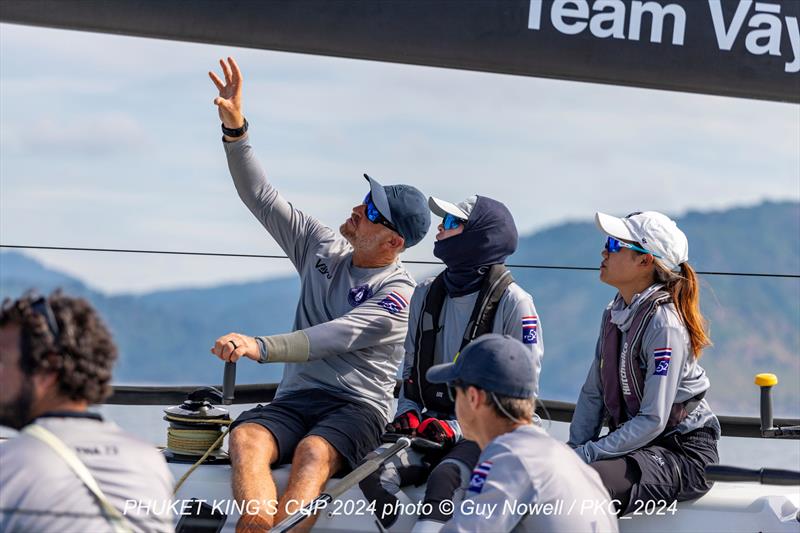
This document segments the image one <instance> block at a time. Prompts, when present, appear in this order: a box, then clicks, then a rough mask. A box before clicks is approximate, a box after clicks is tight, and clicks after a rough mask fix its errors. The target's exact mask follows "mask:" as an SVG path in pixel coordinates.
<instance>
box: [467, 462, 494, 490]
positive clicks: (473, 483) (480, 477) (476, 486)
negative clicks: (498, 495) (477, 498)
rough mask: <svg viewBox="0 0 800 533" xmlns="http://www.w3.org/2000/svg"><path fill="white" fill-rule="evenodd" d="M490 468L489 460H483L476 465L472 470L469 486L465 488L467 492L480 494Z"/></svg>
mask: <svg viewBox="0 0 800 533" xmlns="http://www.w3.org/2000/svg"><path fill="white" fill-rule="evenodd" d="M491 469H492V462H491V461H484V462H482V463H481V464H479V465H478V466H476V467H475V470H473V471H472V477H471V478H470V480H469V488H467V492H472V493H475V494H480V493H481V491H482V490H483V486H484V485H485V484H486V477H487V476H488V475H489V472H490V471H491Z"/></svg>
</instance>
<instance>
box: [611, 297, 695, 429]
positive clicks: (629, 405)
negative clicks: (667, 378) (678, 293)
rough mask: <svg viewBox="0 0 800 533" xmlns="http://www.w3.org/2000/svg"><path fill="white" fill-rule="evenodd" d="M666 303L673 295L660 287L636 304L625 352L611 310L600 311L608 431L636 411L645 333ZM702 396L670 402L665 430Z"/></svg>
mask: <svg viewBox="0 0 800 533" xmlns="http://www.w3.org/2000/svg"><path fill="white" fill-rule="evenodd" d="M669 303H672V296H670V294H669V293H668V292H666V291H663V290H659V291H655V292H654V293H653V294H651V295H650V296H649V297H648V298H647V300H645V301H643V302H642V303H640V304H639V307H638V308H637V309H636V312H635V314H634V316H633V319H632V320H631V325H630V328H629V329H628V337H627V341H626V347H625V351H624V353H622V351H621V348H622V347H621V346H620V342H621V339H622V332H621V331H620V329H619V327H617V325H616V324H614V323H613V322H611V310H610V309H606V311H605V313H604V314H603V327H602V330H601V331H602V339H601V343H600V379H601V383H602V387H603V403H604V404H605V408H606V413H607V415H608V419H609V420H608V422H609V429H610V430H611V431H614V430H615V429H616V428H617V427H619V426H620V425H621V424H622V423H624V422H626V421H627V420H628V413H631V416H635V415H636V414H637V413H638V412H639V408H640V407H641V403H642V397H643V395H644V382H645V379H646V372H647V361H646V360H644V359H643V357H644V354H642V341H643V339H644V333H645V331H647V327H648V326H649V325H650V321H651V320H652V319H653V316H654V315H655V314H656V312H657V311H658V308H659V307H660V306H662V305H665V304H669ZM704 396H705V391H704V392H702V393H700V394H698V395H697V396H695V397H693V398H690V399H689V400H688V401H686V402H678V403H674V404H672V409H671V410H670V414H669V419H668V420H667V425H666V430H670V429H672V428H674V427H675V426H677V425H678V424H680V423H681V421H683V419H684V418H686V417H687V416H688V415H689V413H690V412H691V411H692V410H694V408H695V407H697V404H699V403H700V401H701V400H702V399H703V397H704Z"/></svg>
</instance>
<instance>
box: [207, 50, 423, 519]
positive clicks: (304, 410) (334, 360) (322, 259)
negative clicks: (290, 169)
mask: <svg viewBox="0 0 800 533" xmlns="http://www.w3.org/2000/svg"><path fill="white" fill-rule="evenodd" d="M220 65H221V67H222V72H223V74H224V81H223V80H222V79H220V78H219V77H218V76H217V75H216V74H214V73H213V72H210V73H209V75H210V77H211V79H212V81H213V82H214V84H215V85H216V86H217V89H219V96H218V97H217V98H216V99H215V100H214V103H215V104H216V105H217V108H218V110H219V116H220V119H221V120H222V131H223V134H224V136H223V141H224V147H225V152H226V155H227V158H228V167H229V168H230V172H231V175H232V176H233V182H234V185H235V186H236V190H237V192H238V193H239V197H240V198H241V199H242V201H243V202H244V204H245V205H246V206H247V207H248V208H249V209H250V211H251V212H252V213H253V215H255V217H256V218H257V219H258V220H259V222H261V224H262V225H263V226H264V227H265V228H266V230H267V231H268V232H269V233H270V235H272V237H273V238H274V239H275V240H276V241H277V242H278V244H279V245H280V246H281V248H282V249H283V250H284V252H286V254H287V255H288V256H289V259H290V260H291V261H292V263H293V264H294V266H295V268H296V269H297V271H298V273H299V274H300V277H301V280H302V284H301V293H300V301H299V303H298V305H297V309H296V312H295V320H294V328H293V329H294V331H293V332H291V333H287V334H283V335H271V336H260V337H259V336H256V337H250V336H247V335H243V334H240V333H229V334H227V335H223V336H222V337H220V338H219V339H217V341H216V343H215V345H214V348H212V352H213V353H214V354H215V355H217V356H218V357H219V358H220V359H222V360H224V361H232V362H235V361H237V360H238V359H240V358H241V357H247V358H250V359H253V360H254V361H258V362H259V363H272V362H282V363H285V366H284V373H283V378H282V380H281V383H280V386H279V387H278V391H277V393H276V395H275V400H274V401H273V402H272V403H270V404H269V405H266V406H264V407H257V408H255V409H252V410H250V411H247V412H245V413H243V414H242V415H241V416H240V417H239V418H238V419H237V420H236V421H235V422H234V423H233V425H232V433H231V440H230V447H229V448H230V454H231V464H232V468H233V480H232V481H233V493H234V497H235V498H236V499H237V500H240V501H241V500H244V501H248V500H250V501H252V500H258V501H270V500H275V499H276V487H275V482H274V480H273V478H272V476H271V471H270V466H271V465H279V464H285V463H292V470H291V474H290V477H289V484H288V487H287V489H286V491H285V493H284V494H283V495H282V496H281V498H280V501H279V504H278V506H277V507H278V509H277V513H275V511H274V510H273V509H270V508H269V506H265V507H262V508H259V509H258V512H257V513H255V512H254V513H253V514H252V515H245V516H243V517H242V518H241V519H240V521H239V526H238V527H239V529H240V530H247V529H249V528H250V527H251V526H252V528H254V529H263V528H269V527H271V526H272V525H273V524H274V523H277V521H280V520H281V519H283V518H284V517H285V516H286V515H287V503H289V502H293V501H294V502H296V501H300V502H309V501H310V500H311V499H313V498H314V497H316V496H317V495H319V493H320V491H321V490H322V488H323V487H324V485H325V483H326V482H327V481H328V479H329V478H330V477H331V476H332V475H333V474H334V473H336V472H337V471H339V470H341V469H343V468H344V469H347V468H353V467H354V466H355V465H356V464H357V463H358V461H360V460H361V459H362V458H363V457H364V456H365V455H366V454H367V453H368V452H369V451H370V450H372V449H374V448H375V447H377V445H378V444H379V442H380V435H381V432H382V430H383V427H384V425H385V424H386V422H387V421H388V417H389V410H390V406H391V402H392V393H393V390H394V386H395V377H396V375H397V371H398V367H399V365H400V362H401V361H402V357H403V340H404V338H405V336H406V329H407V322H408V302H409V300H410V298H411V294H412V293H413V291H414V286H415V283H414V280H413V279H412V277H411V276H410V275H409V274H408V272H407V271H406V270H405V268H404V267H403V265H402V264H401V263H400V261H399V255H400V253H401V252H402V251H404V250H405V249H406V248H409V247H411V246H414V245H415V244H417V243H418V242H419V241H420V240H422V238H423V237H424V236H425V233H426V232H427V230H428V226H430V214H429V212H428V206H427V203H426V199H425V196H424V195H423V194H422V193H421V192H420V191H419V190H417V189H416V188H414V187H411V186H409V185H390V186H386V187H384V186H382V185H381V184H380V183H378V182H377V181H376V180H375V179H372V178H370V177H369V176H367V175H366V174H365V175H364V177H365V178H366V179H367V181H368V182H369V191H368V193H367V195H366V197H365V198H364V201H363V202H361V203H359V204H358V205H356V206H355V207H353V208H352V213H351V215H350V217H349V218H348V219H347V220H346V221H345V223H344V224H342V225H341V227H340V228H339V234H337V233H336V232H335V231H333V230H332V229H331V228H328V227H326V226H324V225H322V224H321V223H320V222H319V221H318V220H316V219H314V218H313V217H311V216H308V215H307V214H305V213H303V212H301V211H300V210H298V209H296V208H295V207H294V206H293V205H292V204H290V203H289V202H287V201H286V200H284V199H283V197H282V196H281V195H280V194H279V193H278V191H277V190H276V189H275V188H274V187H273V186H272V184H270V183H269V182H268V181H267V178H266V174H265V172H264V170H263V169H262V167H261V166H260V164H259V163H258V161H257V160H256V157H255V154H254V152H253V148H252V147H251V146H250V142H249V138H248V135H247V134H246V132H247V129H248V127H249V125H248V123H247V121H246V120H245V118H244V115H243V114H242V105H241V102H242V74H241V71H240V70H239V67H238V65H237V64H236V62H235V61H234V60H233V59H232V58H228V59H227V61H224V60H222V61H220ZM289 507H290V510H292V509H291V506H289ZM272 513H274V514H272ZM312 524H313V521H312V520H306V521H305V522H304V523H303V524H301V527H303V528H309V527H310V526H311V525H312Z"/></svg>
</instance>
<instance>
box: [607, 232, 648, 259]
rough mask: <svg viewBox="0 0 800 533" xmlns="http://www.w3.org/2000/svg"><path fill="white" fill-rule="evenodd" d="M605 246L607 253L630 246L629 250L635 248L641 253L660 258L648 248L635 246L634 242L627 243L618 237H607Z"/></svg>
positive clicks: (613, 252)
mask: <svg viewBox="0 0 800 533" xmlns="http://www.w3.org/2000/svg"><path fill="white" fill-rule="evenodd" d="M605 248H606V251H607V252H608V253H610V254H615V253H617V252H619V251H620V250H622V249H623V248H630V249H631V250H636V251H637V252H642V253H643V254H650V255H652V256H653V257H658V258H659V259H660V258H661V256H660V255H658V254H654V253H653V252H651V251H650V250H645V249H644V248H640V247H639V246H636V245H635V244H629V243H627V242H623V241H621V240H619V239H615V238H614V237H609V238H608V239H607V240H606V246H605Z"/></svg>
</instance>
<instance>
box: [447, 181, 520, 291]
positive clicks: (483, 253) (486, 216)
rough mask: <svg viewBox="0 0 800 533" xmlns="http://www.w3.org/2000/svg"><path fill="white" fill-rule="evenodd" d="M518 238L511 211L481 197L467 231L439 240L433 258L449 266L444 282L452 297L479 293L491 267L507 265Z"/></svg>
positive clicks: (500, 204) (471, 215)
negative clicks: (505, 263)
mask: <svg viewBox="0 0 800 533" xmlns="http://www.w3.org/2000/svg"><path fill="white" fill-rule="evenodd" d="M518 241H519V235H518V234H517V226H516V225H515V224H514V218H513V217H512V216H511V212H510V211H509V210H508V208H507V207H506V206H505V205H503V204H502V203H500V202H498V201H497V200H492V199H491V198H487V197H485V196H478V200H477V201H476V202H475V207H473V208H472V212H471V213H470V214H469V220H468V221H467V222H466V224H465V225H464V231H463V232H461V233H459V234H458V235H455V236H453V237H449V238H447V239H444V240H441V241H436V243H435V244H434V245H433V255H434V256H436V257H437V258H439V259H441V260H442V261H443V262H444V264H445V265H446V266H447V269H446V270H445V272H444V283H445V287H446V289H447V294H448V295H449V296H451V297H458V296H464V295H466V294H470V293H473V292H476V291H478V290H479V289H480V288H481V283H482V282H483V276H484V274H486V272H487V271H488V270H489V267H490V266H492V265H496V264H499V263H504V262H505V260H506V258H507V257H508V256H510V255H511V254H513V253H514V252H515V251H516V249H517V243H518Z"/></svg>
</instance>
